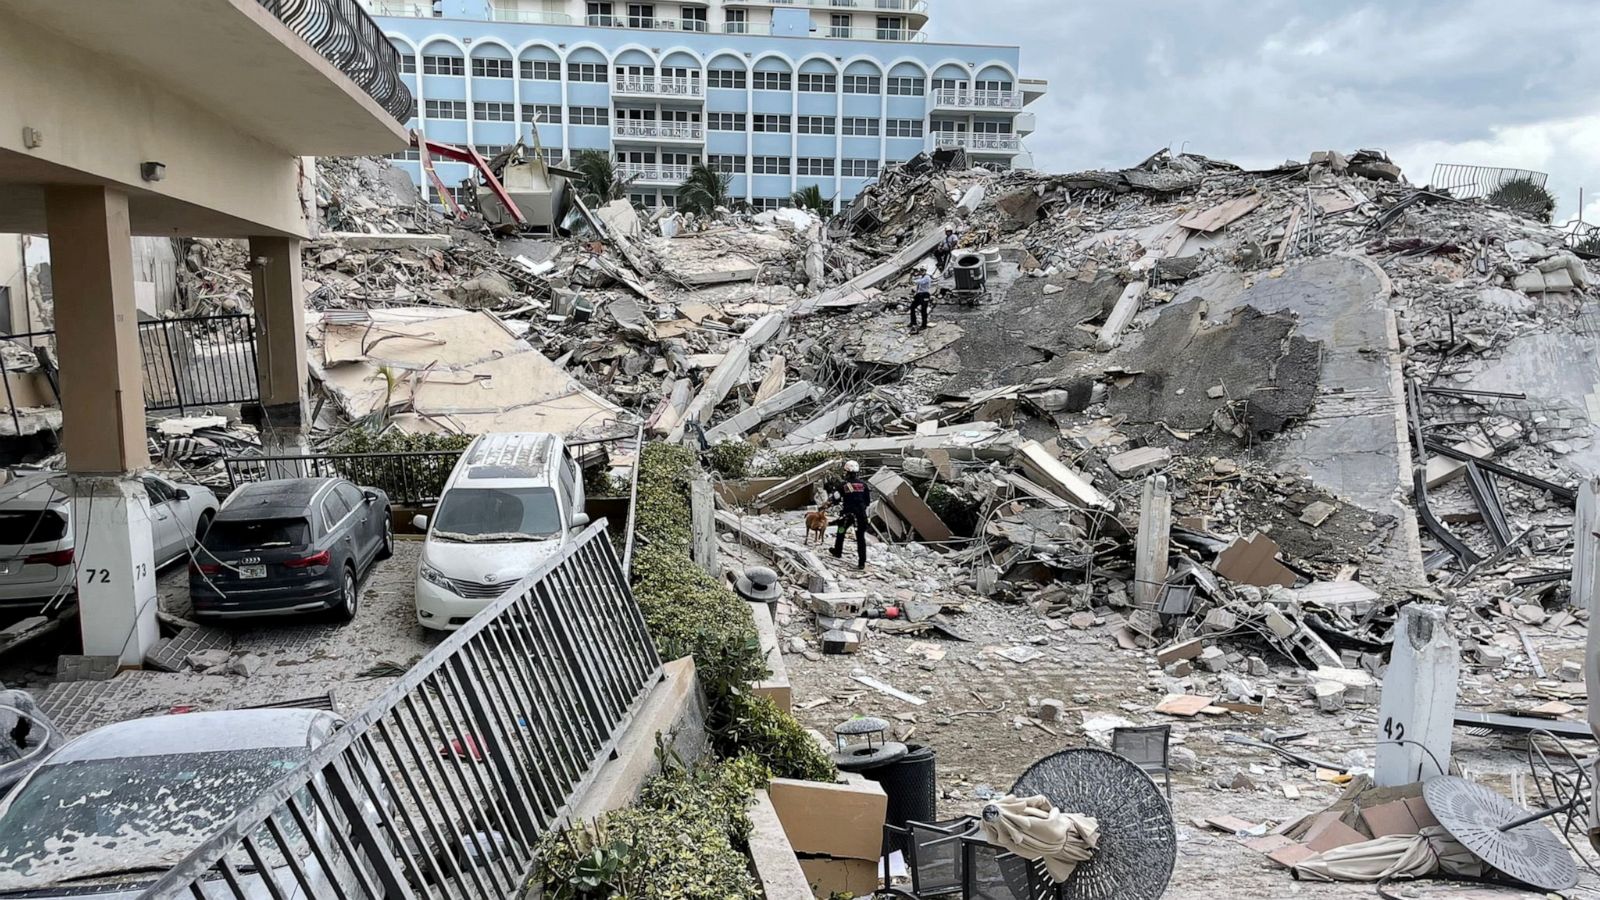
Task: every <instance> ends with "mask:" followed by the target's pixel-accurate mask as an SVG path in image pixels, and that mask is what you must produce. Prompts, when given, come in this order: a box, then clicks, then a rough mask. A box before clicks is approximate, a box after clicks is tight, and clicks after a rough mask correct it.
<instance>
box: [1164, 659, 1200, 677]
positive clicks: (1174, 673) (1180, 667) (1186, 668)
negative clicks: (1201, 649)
mask: <svg viewBox="0 0 1600 900" xmlns="http://www.w3.org/2000/svg"><path fill="white" fill-rule="evenodd" d="M1162 671H1163V672H1166V673H1167V675H1168V676H1170V677H1172V678H1188V677H1189V676H1190V675H1193V674H1194V664H1193V663H1191V662H1189V661H1188V660H1187V659H1180V660H1178V661H1177V662H1175V663H1171V664H1169V665H1168V666H1167V667H1166V668H1165V669H1162Z"/></svg>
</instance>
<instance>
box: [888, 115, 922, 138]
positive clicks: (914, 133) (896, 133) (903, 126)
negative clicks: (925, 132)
mask: <svg viewBox="0 0 1600 900" xmlns="http://www.w3.org/2000/svg"><path fill="white" fill-rule="evenodd" d="M885 127H886V128H887V129H888V134H889V137H901V138H919V137H922V120H921V119H890V120H889V121H888V124H887V125H886V126H885Z"/></svg>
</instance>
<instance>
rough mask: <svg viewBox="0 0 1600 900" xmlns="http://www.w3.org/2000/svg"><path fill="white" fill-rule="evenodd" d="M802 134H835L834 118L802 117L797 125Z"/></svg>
mask: <svg viewBox="0 0 1600 900" xmlns="http://www.w3.org/2000/svg"><path fill="white" fill-rule="evenodd" d="M796 125H797V126H798V128H797V130H798V131H799V132H800V133H801V134H833V131H834V121H833V116H801V117H800V120H799V121H798V122H797V123H796Z"/></svg>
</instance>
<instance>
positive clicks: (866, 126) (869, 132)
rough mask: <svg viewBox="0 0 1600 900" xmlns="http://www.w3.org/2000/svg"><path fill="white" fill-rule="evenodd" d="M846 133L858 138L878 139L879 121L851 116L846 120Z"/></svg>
mask: <svg viewBox="0 0 1600 900" xmlns="http://www.w3.org/2000/svg"><path fill="white" fill-rule="evenodd" d="M844 133H845V134H847V135H853V136H856V137H877V136H878V120H877V119H869V118H867V117H865V116H851V117H848V118H846V119H845V120H844Z"/></svg>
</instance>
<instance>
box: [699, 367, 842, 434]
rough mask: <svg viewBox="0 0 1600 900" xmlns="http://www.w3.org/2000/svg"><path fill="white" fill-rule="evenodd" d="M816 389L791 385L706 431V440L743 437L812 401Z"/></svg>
mask: <svg viewBox="0 0 1600 900" xmlns="http://www.w3.org/2000/svg"><path fill="white" fill-rule="evenodd" d="M815 391H816V389H815V388H813V387H812V386H811V383H810V382H807V381H801V382H798V383H796V384H791V385H789V386H788V387H786V388H784V389H783V390H781V391H779V392H778V393H776V394H774V395H773V396H772V397H770V398H768V399H766V400H764V401H762V402H760V403H757V404H755V405H754V406H749V407H746V408H745V409H743V410H741V411H739V412H738V413H735V414H734V415H733V416H731V417H729V418H728V419H726V420H724V421H722V422H719V423H718V424H717V425H716V426H714V427H712V428H708V429H707V430H706V440H708V441H710V442H711V443H716V442H717V441H722V440H729V439H732V438H738V437H742V436H743V435H744V433H745V432H747V431H749V430H750V429H752V428H755V427H756V426H757V425H760V424H761V423H762V422H765V421H766V420H768V419H770V418H772V417H773V416H776V415H778V414H779V413H781V412H783V411H785V410H787V409H790V408H791V407H794V406H798V405H800V404H801V403H804V402H806V401H807V400H810V399H811V397H812V395H813V394H814V393H815Z"/></svg>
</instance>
